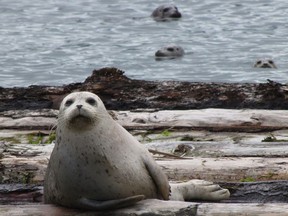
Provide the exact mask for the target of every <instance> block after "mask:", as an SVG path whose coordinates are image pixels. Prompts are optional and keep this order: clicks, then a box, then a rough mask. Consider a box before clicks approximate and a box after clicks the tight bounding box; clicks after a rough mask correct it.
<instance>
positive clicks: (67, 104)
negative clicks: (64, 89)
mask: <svg viewBox="0 0 288 216" xmlns="http://www.w3.org/2000/svg"><path fill="white" fill-rule="evenodd" d="M73 103H74V101H73V100H71V99H69V100H67V101H66V102H65V106H67V107H69V106H70V105H71V104H73Z"/></svg>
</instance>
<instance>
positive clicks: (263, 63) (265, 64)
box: [254, 59, 277, 68]
mask: <svg viewBox="0 0 288 216" xmlns="http://www.w3.org/2000/svg"><path fill="white" fill-rule="evenodd" d="M254 67H255V68H277V66H276V64H275V62H274V61H273V60H272V59H258V60H257V61H256V62H255V63H254Z"/></svg>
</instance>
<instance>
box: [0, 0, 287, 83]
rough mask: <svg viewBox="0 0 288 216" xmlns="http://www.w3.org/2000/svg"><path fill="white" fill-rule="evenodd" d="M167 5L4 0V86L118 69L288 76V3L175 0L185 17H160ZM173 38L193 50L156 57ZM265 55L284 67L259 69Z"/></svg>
mask: <svg viewBox="0 0 288 216" xmlns="http://www.w3.org/2000/svg"><path fill="white" fill-rule="evenodd" d="M163 3H167V2H166V1H152V0H150V1H149V0H145V1H144V0H133V1H130V0H122V1H115V0H105V1H104V0H73V1H65V0H62V1H57V0H45V1H44V0H29V1H28V0H0V66H1V68H0V86H3V87H11V86H28V85H35V84H37V85H38V84H41V85H42V84H44V85H61V84H68V83H71V82H82V81H83V80H85V78H86V77H87V76H89V75H90V74H91V72H92V70H93V69H99V68H102V67H112V66H113V67H117V68H119V69H122V70H124V71H125V74H126V75H127V76H128V77H130V78H134V79H145V80H185V81H201V82H265V81H266V80H267V79H271V80H274V81H278V82H282V83H284V82H287V81H288V70H287V68H288V43H287V40H288V19H287V17H288V2H287V1H286V0H276V1H271V0H253V1H252V0H251V1H245V0H241V1H240V0H238V1H236V0H227V1H223V0H190V1H187V0H181V1H175V2H174V4H175V5H177V6H178V8H179V10H180V12H181V13H182V15H183V17H182V18H181V19H180V20H179V21H173V22H155V21H154V20H153V19H151V18H150V17H149V16H150V14H151V12H152V11H153V9H154V8H156V7H157V6H158V5H160V4H163ZM168 3H170V2H168ZM170 43H175V44H178V45H181V46H182V47H183V48H184V49H185V52H186V55H185V56H184V57H182V58H179V59H172V60H165V61H155V59H154V53H155V51H156V50H157V49H158V48H160V47H162V46H164V45H167V44H170ZM264 57H266V58H273V60H274V61H275V63H276V65H277V66H278V69H259V68H253V63H254V61H256V60H257V59H259V58H264Z"/></svg>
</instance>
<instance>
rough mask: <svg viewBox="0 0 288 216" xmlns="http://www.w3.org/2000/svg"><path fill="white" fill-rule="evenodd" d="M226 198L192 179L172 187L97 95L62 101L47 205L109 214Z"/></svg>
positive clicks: (49, 169)
mask: <svg viewBox="0 0 288 216" xmlns="http://www.w3.org/2000/svg"><path fill="white" fill-rule="evenodd" d="M170 186H171V188H170ZM170 192H171V194H170ZM228 197H229V191H228V190H227V189H222V188H220V186H218V185H214V184H213V183H211V182H206V181H201V180H191V181H189V182H186V183H179V184H175V183H174V184H173V183H171V184H170V185H169V182H168V179H167V177H166V175H165V174H164V172H163V171H162V170H161V168H160V166H159V165H158V164H157V163H156V162H155V161H154V159H153V157H152V155H151V154H150V153H149V152H148V150H147V149H146V148H145V147H144V145H142V144H140V143H139V142H138V141H137V140H136V139H135V138H134V137H133V136H132V135H131V134H130V133H129V132H127V131H126V130H125V129H124V128H123V127H122V126H120V125H119V124H118V123H117V122H116V121H114V120H113V118H112V117H111V116H110V115H109V114H108V112H107V110H106V108H105V106H104V104H103V103H102V101H101V99H100V98H99V97H98V96H96V95H95V94H93V93H90V92H75V93H71V94H69V95H67V96H66V97H65V98H64V99H63V101H62V103H61V105H60V110H59V115H58V122H57V130H56V144H55V147H54V149H53V151H52V154H51V157H50V161H49V164H48V167H47V171H46V174H45V180H44V202H45V203H52V204H58V205H62V206H66V207H70V208H79V209H87V210H107V209H116V208H121V207H126V206H130V205H133V204H134V203H136V202H138V201H140V200H142V199H144V198H146V199H148V198H156V199H162V200H168V199H172V200H187V199H194V198H195V199H197V198H199V199H201V198H204V199H208V200H221V199H227V198H228Z"/></svg>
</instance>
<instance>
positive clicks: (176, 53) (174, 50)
mask: <svg viewBox="0 0 288 216" xmlns="http://www.w3.org/2000/svg"><path fill="white" fill-rule="evenodd" d="M184 54H185V52H184V49H183V48H182V47H181V46H178V45H175V44H170V45H167V46H164V47H162V48H161V49H159V50H157V51H156V52H155V57H156V58H162V57H169V58H176V57H181V56H183V55H184Z"/></svg>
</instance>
